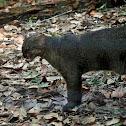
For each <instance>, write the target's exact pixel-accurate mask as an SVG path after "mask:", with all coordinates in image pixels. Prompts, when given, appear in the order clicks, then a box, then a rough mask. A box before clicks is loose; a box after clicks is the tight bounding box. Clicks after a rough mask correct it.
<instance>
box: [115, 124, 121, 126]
mask: <svg viewBox="0 0 126 126" xmlns="http://www.w3.org/2000/svg"><path fill="white" fill-rule="evenodd" d="M114 126H122V123H117V124H115V125H114Z"/></svg>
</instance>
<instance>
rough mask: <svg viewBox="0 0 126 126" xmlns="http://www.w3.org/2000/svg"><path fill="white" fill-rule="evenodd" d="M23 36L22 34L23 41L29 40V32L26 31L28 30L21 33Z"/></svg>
mask: <svg viewBox="0 0 126 126" xmlns="http://www.w3.org/2000/svg"><path fill="white" fill-rule="evenodd" d="M21 34H22V37H23V40H24V39H25V38H27V31H26V30H23V31H22V32H21Z"/></svg>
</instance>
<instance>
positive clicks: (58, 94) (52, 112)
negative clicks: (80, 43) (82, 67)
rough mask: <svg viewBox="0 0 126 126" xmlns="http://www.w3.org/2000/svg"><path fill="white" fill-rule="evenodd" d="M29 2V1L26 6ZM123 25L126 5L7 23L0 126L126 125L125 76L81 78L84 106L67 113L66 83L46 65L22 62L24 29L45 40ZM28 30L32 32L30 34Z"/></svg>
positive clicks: (0, 47)
mask: <svg viewBox="0 0 126 126" xmlns="http://www.w3.org/2000/svg"><path fill="white" fill-rule="evenodd" d="M28 2H30V1H28ZM125 22H126V13H125V6H122V7H118V8H112V9H108V10H107V11H104V10H99V11H95V10H92V11H91V12H90V13H86V12H84V11H81V12H71V13H70V14H64V15H61V16H59V17H55V18H52V19H50V20H46V21H40V20H37V21H36V22H31V19H29V21H28V22H22V24H21V25H20V27H19V26H16V25H15V24H7V25H5V26H4V27H3V28H1V29H0V54H1V55H0V83H1V85H0V124H1V125H11V124H13V125H16V126H17V125H19V126H50V125H54V126H64V125H71V126H81V125H84V126H88V125H90V126H105V125H107V126H109V125H118V126H119V125H126V82H125V81H126V76H125V75H122V76H121V78H119V75H117V74H115V73H113V72H110V71H100V72H99V71H96V72H94V71H91V72H88V73H85V74H83V75H82V80H83V82H82V92H83V97H82V104H81V105H80V106H79V107H75V108H74V109H72V110H71V111H70V112H68V113H63V112H62V106H63V105H65V104H67V91H66V82H65V81H64V79H63V78H62V76H61V75H60V74H59V73H58V72H57V71H56V70H55V69H54V68H53V67H52V66H51V65H50V64H49V63H48V62H47V61H46V60H42V61H41V58H40V57H36V58H35V59H34V60H33V61H32V62H29V63H28V62H26V61H25V60H24V59H23V57H22V52H21V46H22V43H23V37H22V35H21V33H22V31H23V30H22V29H25V30H27V34H34V33H35V31H36V30H37V29H39V30H37V31H38V32H42V33H44V34H46V35H49V36H62V35H63V34H67V33H74V34H82V33H85V32H88V31H95V30H100V29H104V28H108V27H113V26H121V25H123V23H125ZM31 29H32V30H31Z"/></svg>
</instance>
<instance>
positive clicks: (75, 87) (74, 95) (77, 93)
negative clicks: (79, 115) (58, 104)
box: [63, 71, 82, 111]
mask: <svg viewBox="0 0 126 126" xmlns="http://www.w3.org/2000/svg"><path fill="white" fill-rule="evenodd" d="M66 83H67V95H68V103H67V105H65V106H64V107H63V111H68V110H69V109H72V108H74V107H75V106H78V105H80V103H81V97H82V93H81V87H82V86H81V85H82V83H81V75H80V74H79V73H77V72H75V71H74V72H70V73H67V79H66Z"/></svg>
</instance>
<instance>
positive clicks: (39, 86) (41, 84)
mask: <svg viewBox="0 0 126 126" xmlns="http://www.w3.org/2000/svg"><path fill="white" fill-rule="evenodd" d="M45 84H46V83H44V82H42V83H40V84H39V85H38V88H41V86H43V85H45Z"/></svg>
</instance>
